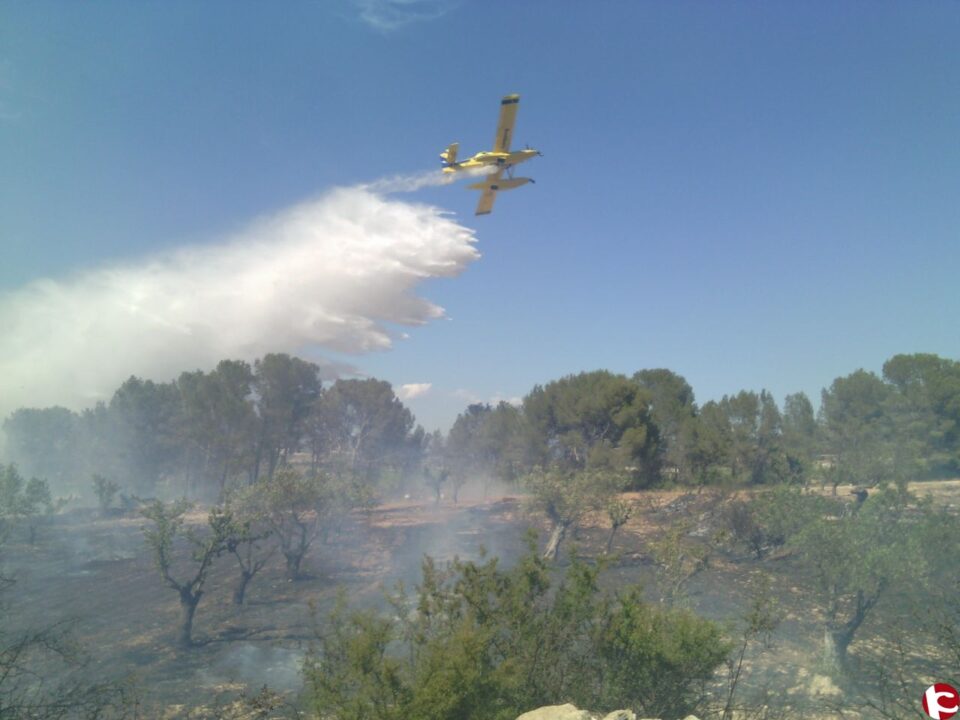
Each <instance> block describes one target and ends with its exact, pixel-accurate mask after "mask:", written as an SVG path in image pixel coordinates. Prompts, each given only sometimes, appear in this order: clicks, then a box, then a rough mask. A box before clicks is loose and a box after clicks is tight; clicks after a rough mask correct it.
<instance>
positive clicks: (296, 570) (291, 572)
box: [283, 553, 303, 580]
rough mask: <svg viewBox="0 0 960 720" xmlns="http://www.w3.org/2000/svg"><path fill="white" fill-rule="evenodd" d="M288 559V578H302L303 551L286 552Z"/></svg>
mask: <svg viewBox="0 0 960 720" xmlns="http://www.w3.org/2000/svg"><path fill="white" fill-rule="evenodd" d="M283 556H284V557H285V558H286V559H287V579H288V580H299V579H300V561H301V560H303V553H284V554H283Z"/></svg>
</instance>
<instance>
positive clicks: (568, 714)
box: [517, 703, 593, 720]
mask: <svg viewBox="0 0 960 720" xmlns="http://www.w3.org/2000/svg"><path fill="white" fill-rule="evenodd" d="M517 720H593V716H591V715H590V713H588V712H587V711H586V710H577V708H576V707H575V706H573V705H571V704H570V703H567V704H566V705H546V706H544V707H542V708H537V709H536V710H531V711H530V712H525V713H524V714H523V715H521V716H520V717H518V718H517Z"/></svg>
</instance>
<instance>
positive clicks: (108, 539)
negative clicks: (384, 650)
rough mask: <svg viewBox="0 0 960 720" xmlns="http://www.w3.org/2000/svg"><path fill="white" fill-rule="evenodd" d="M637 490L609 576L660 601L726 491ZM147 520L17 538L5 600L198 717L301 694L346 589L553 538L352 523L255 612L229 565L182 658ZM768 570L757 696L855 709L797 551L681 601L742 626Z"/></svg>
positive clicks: (455, 510)
mask: <svg viewBox="0 0 960 720" xmlns="http://www.w3.org/2000/svg"><path fill="white" fill-rule="evenodd" d="M923 488H924V489H925V490H926V489H929V490H931V491H933V492H934V493H935V494H936V495H937V496H938V499H939V500H940V501H942V502H945V503H953V504H954V506H956V505H958V504H960V481H949V482H942V483H929V484H924V486H923ZM845 490H846V489H844V488H841V489H840V494H841V495H843V494H844V492H845ZM625 497H626V498H627V499H628V500H630V501H631V502H632V503H633V504H634V506H635V513H634V516H633V517H632V518H631V519H630V521H629V522H628V523H627V525H626V526H625V527H624V528H622V529H621V530H620V532H619V534H618V535H617V537H616V541H615V543H614V553H613V557H612V559H610V560H609V565H608V567H607V568H606V570H605V571H604V574H603V576H602V577H603V582H604V583H605V585H607V586H608V587H610V588H616V587H622V586H625V585H628V584H634V583H639V584H641V585H642V586H643V587H644V588H645V592H646V593H647V595H648V596H649V597H650V599H651V600H652V601H659V600H660V598H661V593H660V590H659V588H660V584H659V583H660V580H661V575H660V573H659V572H658V566H657V564H656V562H655V560H654V557H653V552H652V550H651V547H652V544H654V543H656V542H657V540H658V538H661V537H662V536H663V534H664V533H665V531H666V530H667V529H668V528H670V527H672V526H674V525H675V524H676V523H683V524H684V527H685V535H686V537H687V540H688V541H691V542H697V541H698V538H702V539H703V540H702V541H703V542H706V538H708V537H709V536H710V535H711V533H712V531H713V524H714V523H715V519H716V515H717V508H718V507H719V506H720V504H721V503H722V501H723V498H722V497H720V495H718V494H716V493H710V492H704V493H703V494H702V495H694V494H684V493H681V492H670V491H650V492H644V493H631V494H628V495H626V496H625ZM190 521H191V522H194V523H196V524H197V525H200V524H202V523H203V521H204V515H203V514H202V513H199V512H198V513H194V514H193V515H191V516H190ZM145 523H146V521H145V520H144V519H142V518H131V517H127V518H122V517H115V518H108V519H100V518H98V517H96V515H95V514H94V513H93V512H91V511H87V510H75V511H72V512H67V513H64V514H62V515H60V516H58V517H57V518H55V521H54V522H53V523H52V524H50V525H49V526H47V527H44V528H42V530H41V532H40V539H39V541H38V543H37V545H36V546H33V547H31V546H30V545H28V544H27V543H25V542H23V539H24V538H22V537H21V535H22V533H21V532H16V533H14V534H13V535H12V536H11V537H10V538H8V540H7V543H6V546H5V551H4V557H3V561H4V574H6V575H13V576H14V578H15V579H16V583H15V584H14V585H13V586H12V587H11V588H9V589H8V590H7V591H6V592H5V601H6V604H7V606H6V607H5V608H4V612H5V614H6V615H7V621H8V622H7V623H5V624H7V626H8V627H10V626H11V625H12V626H13V627H14V628H30V627H41V626H47V625H50V624H51V623H53V622H59V621H62V620H67V619H69V620H71V621H72V622H73V632H74V633H75V635H76V637H77V638H78V639H79V640H80V642H81V643H82V644H83V646H84V647H85V648H86V649H87V652H88V655H89V662H88V664H87V666H86V667H85V668H84V670H83V672H84V673H85V676H86V677H88V678H90V679H93V680H96V681H99V682H103V681H120V680H123V681H125V682H128V683H130V684H132V686H133V687H135V688H136V692H137V694H138V696H139V697H140V702H141V706H142V708H143V717H167V718H179V717H187V716H188V715H190V716H191V717H197V715H196V714H194V715H191V714H190V709H191V708H194V707H196V706H199V705H207V706H209V705H210V704H211V703H216V702H218V701H219V700H224V699H227V698H230V697H235V696H236V694H237V693H238V692H239V691H241V690H244V689H247V690H250V691H256V690H257V689H259V688H260V687H262V686H263V685H269V686H270V687H271V688H272V689H276V690H278V691H281V692H284V693H287V694H288V695H289V696H290V697H295V696H296V694H297V692H298V691H299V689H300V687H301V684H302V683H301V677H300V665H301V662H302V658H303V655H304V653H305V652H306V650H307V648H308V647H309V644H310V640H311V637H312V627H313V620H312V617H313V616H312V613H311V606H314V607H315V608H316V616H317V617H320V618H322V617H323V616H324V615H325V613H326V612H327V611H328V610H329V609H330V608H331V607H332V605H333V602H334V600H335V598H336V596H337V593H338V591H340V590H342V591H343V592H344V593H345V594H346V596H347V598H348V600H349V602H350V603H351V605H354V604H355V605H358V606H370V605H378V604H382V603H383V591H384V589H385V588H386V589H389V588H392V587H393V586H394V585H395V584H396V583H397V582H398V581H403V582H404V583H406V584H407V585H408V587H409V586H411V585H413V584H414V583H415V582H416V581H417V579H418V578H419V571H420V563H421V561H422V558H423V555H424V554H429V555H431V556H432V557H434V558H435V559H437V560H440V561H444V560H450V559H452V558H453V557H454V556H455V555H458V556H460V557H461V558H470V559H475V558H478V557H479V554H480V549H481V547H483V548H485V550H486V551H487V552H488V553H489V554H490V555H495V556H499V557H501V558H502V559H503V561H504V562H508V563H509V562H510V561H511V560H513V559H514V558H516V557H517V556H518V555H519V554H521V553H522V552H523V551H524V550H525V535H526V532H527V529H528V528H529V527H535V528H536V529H537V530H538V532H539V533H540V542H541V547H542V546H543V544H544V542H545V539H546V528H545V526H544V524H543V522H542V519H541V518H538V517H537V516H535V515H531V514H530V513H528V512H527V511H526V509H525V506H524V503H523V502H522V500H521V499H519V498H515V497H499V498H496V499H492V500H488V501H480V500H477V501H470V502H461V503H460V504H459V505H457V506H454V505H452V504H450V503H449V502H445V503H442V504H441V505H439V506H437V505H434V504H433V503H430V502H412V501H407V502H401V503H388V504H384V505H381V506H379V507H378V508H376V509H375V510H374V511H373V512H371V513H369V514H359V513H358V514H354V515H352V516H350V517H349V518H347V519H346V520H345V521H344V522H343V525H342V528H341V529H340V532H331V533H330V535H329V537H328V538H327V539H326V542H323V541H322V540H320V539H318V540H317V544H315V546H314V547H313V548H311V550H310V552H309V554H308V555H307V557H306V558H305V560H304V567H303V570H304V572H305V575H306V577H305V578H304V579H302V580H299V581H297V582H289V581H287V580H286V579H285V577H284V567H283V558H282V556H280V555H279V554H276V555H275V556H274V557H273V558H272V559H271V561H270V562H269V564H268V565H267V566H266V567H265V568H264V570H263V571H262V572H261V573H260V574H259V575H258V576H257V577H256V578H254V580H253V582H252V583H251V584H250V586H249V588H248V592H247V603H246V605H244V606H243V607H237V606H235V605H233V603H232V598H231V594H232V590H233V586H234V584H235V582H236V579H237V576H238V571H237V567H236V561H235V559H234V558H233V557H232V556H229V555H224V556H223V557H221V558H220V559H219V560H218V561H217V563H216V564H215V565H214V568H213V570H212V572H211V574H210V577H209V580H208V582H207V585H206V588H207V590H206V593H205V595H204V597H203V599H202V600H201V603H200V607H199V609H198V611H197V615H196V620H195V625H194V629H195V637H196V639H197V641H198V645H197V647H195V648H192V649H189V650H182V649H178V648H176V647H175V646H174V644H173V640H174V637H175V631H176V627H177V623H178V618H179V605H178V602H177V596H176V593H175V592H174V591H173V590H171V589H170V588H168V587H166V586H165V585H164V584H163V583H162V581H161V579H160V577H159V575H158V573H157V571H156V569H155V568H154V566H153V559H152V557H151V556H150V554H149V553H148V551H147V548H146V545H145V542H144V539H143V534H142V528H143V526H144V525H145ZM608 527H609V526H608V525H607V524H606V523H605V522H604V519H603V518H601V517H596V518H591V519H589V520H588V521H587V522H586V523H584V526H583V527H582V528H581V529H580V530H579V531H578V532H577V533H576V535H575V537H573V538H571V539H570V540H569V541H568V545H567V556H566V557H565V558H563V559H562V560H561V562H560V563H559V566H560V567H561V568H562V566H563V565H565V564H566V563H567V562H568V561H569V553H570V552H575V553H576V554H577V555H578V556H580V557H582V558H584V559H586V560H588V561H591V560H593V559H596V558H597V557H599V556H600V555H602V551H603V548H604V546H605V545H606V540H607V537H608V534H609V529H608ZM181 574H183V573H181ZM761 575H768V576H769V577H770V579H771V582H772V585H771V586H770V592H771V593H772V594H773V595H775V596H776V598H777V599H778V602H779V604H780V606H781V610H782V612H783V621H782V623H781V625H780V626H779V628H778V629H777V631H776V632H775V633H774V635H773V643H772V645H771V646H770V647H769V648H763V647H762V646H760V645H759V644H758V645H756V646H755V650H754V651H751V653H750V654H749V656H748V657H749V662H748V670H747V672H746V679H745V681H744V683H745V685H744V686H745V687H746V689H747V690H748V693H757V692H760V691H761V690H762V689H763V688H766V689H767V690H769V691H770V692H772V693H773V694H774V695H775V696H777V697H779V701H780V702H781V703H784V702H786V703H788V704H791V705H792V706H793V707H794V711H793V712H791V713H790V715H789V716H791V717H800V716H801V710H800V708H801V707H810V708H814V709H813V710H809V711H805V712H804V713H803V716H804V717H819V716H824V717H825V716H827V715H826V714H825V712H826V711H825V710H824V709H823V706H824V705H828V704H830V703H834V702H841V703H842V702H843V696H842V695H839V694H838V693H839V689H838V688H836V687H835V686H833V684H832V683H830V682H829V681H828V680H826V678H824V677H820V676H819V675H818V673H817V671H816V667H817V651H818V641H819V639H820V632H821V631H820V625H819V622H818V621H819V618H818V616H817V611H816V607H817V604H816V601H815V599H816V596H815V593H814V589H813V588H812V587H811V586H810V583H809V581H808V579H807V578H805V577H804V576H803V575H802V573H800V571H799V570H798V567H797V565H796V563H795V562H794V559H793V558H791V557H790V556H789V555H788V554H781V555H777V554H774V555H773V556H772V557H770V558H767V559H765V560H763V561H757V560H755V559H753V558H752V557H750V556H749V555H747V554H746V553H745V552H743V553H740V552H731V551H716V552H713V553H712V554H711V556H710V559H709V562H708V564H707V566H706V568H705V569H703V570H702V571H700V572H698V573H697V574H696V575H694V576H693V577H692V578H691V579H690V580H689V582H688V583H687V585H686V587H685V593H684V598H682V600H681V602H682V603H683V604H685V605H686V606H688V607H690V608H691V609H693V610H694V611H696V612H697V613H698V614H701V615H703V616H705V617H709V618H712V619H715V620H718V621H721V622H723V623H725V624H727V626H728V627H729V628H730V630H731V632H732V633H733V632H735V627H736V624H737V622H738V620H739V618H741V617H742V615H743V613H744V611H745V609H746V607H747V606H748V605H749V601H750V597H751V592H752V590H751V588H752V587H754V585H755V581H756V579H757V578H758V577H759V576H761ZM867 625H871V623H870V622H868V623H867ZM883 633H884V628H883V625H882V618H880V619H878V620H877V621H876V622H874V623H873V626H871V627H867V626H865V627H864V629H863V638H862V640H860V641H858V642H856V643H854V646H853V647H852V648H851V652H852V653H854V654H855V655H856V654H857V653H858V651H859V652H861V653H866V652H868V651H869V647H868V646H869V645H870V643H871V642H872V641H873V640H874V639H875V638H876V637H878V636H880V635H882V634H883ZM923 687H925V685H923ZM918 692H922V688H920V690H919V691H918ZM918 696H919V695H918ZM818 707H819V708H820V709H819V710H818V709H816V708H818Z"/></svg>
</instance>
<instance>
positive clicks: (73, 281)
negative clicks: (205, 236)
mask: <svg viewBox="0 0 960 720" xmlns="http://www.w3.org/2000/svg"><path fill="white" fill-rule="evenodd" d="M439 175H440V173H430V174H429V176H430V177H431V178H437V176H439ZM418 177H425V176H414V177H413V178H407V181H408V182H407V185H403V183H402V179H393V180H391V181H390V183H391V186H390V189H392V190H393V191H397V190H405V189H415V188H414V187H413V186H414V185H415V180H416V179H417V178H418ZM433 182H434V183H436V182H437V180H436V179H434V180H433ZM372 187H373V186H365V187H354V188H345V189H337V190H334V191H331V192H329V193H327V194H326V195H324V196H322V197H320V198H319V199H317V200H314V201H310V202H305V203H303V204H301V205H298V206H295V207H293V208H290V209H288V210H285V211H283V212H281V213H279V214H277V215H275V216H273V217H270V218H266V219H262V220H259V221H257V222H255V223H253V224H252V226H251V227H250V228H249V229H247V230H246V231H244V232H242V233H240V234H239V235H237V236H235V237H232V238H229V239H227V240H225V241H222V242H220V243H217V244H208V245H202V246H193V247H184V248H181V249H179V250H176V251H174V252H171V253H167V254H164V255H159V256H155V257H151V258H147V259H144V260H143V261H141V262H136V263H131V264H123V265H119V264H118V265H112V266H104V267H101V268H98V269H93V270H88V271H83V272H80V273H78V274H76V275H74V276H73V277H69V278H64V279H59V280H52V279H43V280H37V281H35V282H32V283H31V284H29V285H27V286H25V287H23V288H21V289H18V290H15V291H13V292H10V293H7V294H5V295H0V329H2V330H0V418H2V417H5V416H6V415H7V414H9V413H10V412H11V411H12V410H14V409H16V408H17V407H23V406H29V407H43V406H48V405H64V406H67V407H71V408H80V407H85V406H88V405H90V404H91V403H92V402H93V401H95V400H97V399H107V398H109V397H110V395H111V394H112V392H113V391H114V390H115V389H116V388H117V387H118V386H119V385H120V384H121V383H122V382H123V380H124V379H126V378H127V377H129V376H130V375H131V374H134V375H138V376H140V377H144V378H150V379H153V380H158V381H165V380H170V379H172V378H174V377H176V375H177V374H178V373H179V372H180V371H182V370H188V369H196V368H202V369H209V368H212V367H213V366H214V365H215V364H216V363H217V362H218V361H219V360H221V359H224V358H239V359H247V360H251V359H253V358H255V357H259V356H261V355H263V354H264V353H267V352H291V353H295V352H301V353H305V354H306V355H307V356H310V357H312V358H314V359H316V358H315V355H313V354H311V353H315V352H316V350H317V349H319V350H323V349H327V350H333V351H339V352H345V353H364V352H368V351H372V350H383V349H386V348H389V347H390V346H391V344H392V342H393V340H394V338H395V337H397V336H398V335H399V333H397V332H396V331H395V330H394V329H392V328H391V325H392V324H398V325H408V326H415V325H421V324H423V323H426V322H428V321H430V320H433V319H435V318H439V317H441V316H442V315H443V309H442V308H440V307H438V306H437V305H434V304H433V303H430V302H429V301H427V300H425V299H423V298H422V297H420V296H418V295H417V294H416V292H415V291H416V289H417V286H418V285H419V284H420V283H422V282H423V281H425V280H429V279H431V278H439V277H453V276H456V275H458V274H459V273H461V272H462V271H463V270H464V269H465V268H466V267H467V265H469V264H470V263H471V262H472V261H473V260H476V259H477V258H478V257H479V253H478V252H477V250H476V248H475V247H474V245H473V243H474V237H473V231H472V230H470V229H468V228H466V227H463V226H462V225H460V224H458V223H456V222H455V221H454V220H452V219H450V218H449V217H448V216H447V213H445V212H444V211H443V210H441V209H439V208H437V207H433V206H429V205H424V204H419V203H412V202H403V201H399V200H396V199H393V198H386V197H384V196H383V195H382V194H380V193H378V192H375V191H374V190H373V189H372ZM386 189H387V188H383V189H381V192H384V191H385V190H386Z"/></svg>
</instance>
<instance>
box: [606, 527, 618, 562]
mask: <svg viewBox="0 0 960 720" xmlns="http://www.w3.org/2000/svg"><path fill="white" fill-rule="evenodd" d="M619 527H620V526H619V525H614V526H613V527H612V528H610V537H608V538H607V549H606V550H604V551H603V554H604V555H609V554H610V550H611V549H612V548H613V538H614V536H616V534H617V530H618V529H619Z"/></svg>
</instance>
